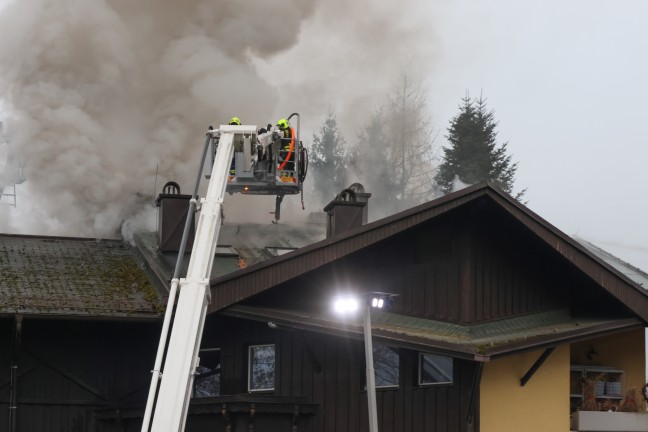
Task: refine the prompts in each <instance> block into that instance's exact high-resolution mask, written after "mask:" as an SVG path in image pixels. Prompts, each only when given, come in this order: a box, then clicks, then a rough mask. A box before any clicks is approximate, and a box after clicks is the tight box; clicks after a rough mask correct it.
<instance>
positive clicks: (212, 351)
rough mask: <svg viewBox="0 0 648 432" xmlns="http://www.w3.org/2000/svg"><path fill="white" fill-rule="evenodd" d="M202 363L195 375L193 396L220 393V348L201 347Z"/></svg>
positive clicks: (207, 395)
mask: <svg viewBox="0 0 648 432" xmlns="http://www.w3.org/2000/svg"><path fill="white" fill-rule="evenodd" d="M198 355H199V356H200V364H199V365H198V367H197V368H196V376H195V377H194V387H193V397H195V398H205V397H213V396H219V395H220V363H221V361H220V348H206V349H201V350H200V352H199V354H198Z"/></svg>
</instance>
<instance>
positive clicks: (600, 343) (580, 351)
mask: <svg viewBox="0 0 648 432" xmlns="http://www.w3.org/2000/svg"><path fill="white" fill-rule="evenodd" d="M592 348H593V349H594V351H596V353H597V356H596V358H595V359H594V360H593V361H592V363H594V364H596V365H600V366H608V367H614V368H616V369H621V370H623V371H624V372H625V383H624V385H625V389H626V390H627V389H629V388H633V387H634V388H639V389H640V388H641V387H642V386H643V385H644V384H645V383H646V381H645V380H646V372H645V370H646V352H645V351H646V350H645V345H644V329H639V330H633V331H630V332H625V333H618V334H615V335H612V336H606V337H603V338H598V339H592V340H589V341H587V342H581V343H576V344H572V346H571V358H572V364H578V365H589V364H591V363H590V362H589V361H588V359H587V353H588V352H589V351H590V349H592ZM638 399H639V400H641V398H640V397H639V398H638Z"/></svg>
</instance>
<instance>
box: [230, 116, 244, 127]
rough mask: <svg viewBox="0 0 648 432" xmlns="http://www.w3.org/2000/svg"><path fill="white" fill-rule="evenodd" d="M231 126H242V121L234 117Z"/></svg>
mask: <svg viewBox="0 0 648 432" xmlns="http://www.w3.org/2000/svg"><path fill="white" fill-rule="evenodd" d="M229 124H231V125H238V126H241V120H240V119H239V118H238V117H232V118H231V119H230V122H229Z"/></svg>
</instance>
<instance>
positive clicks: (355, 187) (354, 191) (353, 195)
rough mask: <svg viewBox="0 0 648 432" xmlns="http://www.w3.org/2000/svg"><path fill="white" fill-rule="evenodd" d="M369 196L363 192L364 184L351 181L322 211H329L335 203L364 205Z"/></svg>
mask: <svg viewBox="0 0 648 432" xmlns="http://www.w3.org/2000/svg"><path fill="white" fill-rule="evenodd" d="M370 197H371V194H370V193H365V191H364V186H362V184H360V183H353V184H352V185H351V186H349V187H348V188H346V189H344V190H343V191H342V192H340V193H339V194H337V196H336V197H335V198H333V200H332V201H331V202H330V203H328V204H327V205H326V207H324V211H325V212H327V213H330V212H331V210H333V208H334V207H335V206H337V205H351V206H364V205H366V203H367V201H368V200H369V198H370Z"/></svg>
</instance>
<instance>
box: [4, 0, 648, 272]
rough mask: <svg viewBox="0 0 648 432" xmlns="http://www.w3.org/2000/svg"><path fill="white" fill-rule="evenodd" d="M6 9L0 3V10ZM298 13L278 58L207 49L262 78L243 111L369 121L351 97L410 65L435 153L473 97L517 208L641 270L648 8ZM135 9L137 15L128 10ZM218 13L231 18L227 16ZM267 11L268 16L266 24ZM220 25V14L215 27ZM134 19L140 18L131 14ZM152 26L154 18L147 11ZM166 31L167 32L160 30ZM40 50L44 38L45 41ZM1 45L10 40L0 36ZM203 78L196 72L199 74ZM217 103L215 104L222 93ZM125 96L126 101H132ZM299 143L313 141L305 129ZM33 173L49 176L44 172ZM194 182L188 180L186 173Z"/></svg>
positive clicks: (561, 4) (647, 177)
mask: <svg viewBox="0 0 648 432" xmlns="http://www.w3.org/2000/svg"><path fill="white" fill-rule="evenodd" d="M2 3H4V2H3V1H2V0H0V6H1V5H2ZM30 3H31V4H32V5H34V11H38V10H40V8H39V7H37V6H39V5H41V4H42V5H47V6H48V7H56V5H57V4H59V3H58V2H55V1H49V0H30ZM193 3H196V4H199V3H200V2H193ZM216 3H223V4H229V2H227V1H224V0H222V1H220V2H215V3H213V4H216ZM142 4H145V3H142ZM148 4H149V5H151V4H154V2H153V3H151V2H149V3H148ZM284 4H286V5H288V6H286V7H290V5H291V3H290V2H284ZM304 4H308V6H304V7H303V8H302V10H300V13H301V15H296V16H293V15H291V18H293V19H294V20H295V21H297V20H301V25H299V26H298V25H295V29H297V28H299V29H300V30H299V37H298V38H295V41H292V40H291V39H290V38H287V39H286V38H284V39H282V40H281V43H282V44H279V45H271V48H272V49H274V50H275V51H276V52H275V51H273V53H272V55H267V56H264V55H258V56H256V57H254V56H252V57H253V58H251V61H247V60H241V59H240V58H238V56H237V55H236V53H234V54H233V53H231V52H229V51H228V48H218V50H216V51H213V50H212V51H208V52H209V53H210V55H212V54H213V55H222V56H223V57H227V58H228V59H229V60H228V62H229V63H227V64H226V66H224V65H221V66H220V67H221V68H222V69H217V71H218V72H219V73H220V72H221V71H222V70H224V69H225V68H229V69H227V71H230V70H231V71H233V72H232V75H231V76H234V77H237V78H236V79H243V78H238V77H240V76H243V77H245V75H241V74H237V73H236V71H237V70H238V69H236V67H237V66H235V65H237V63H236V62H239V61H240V62H241V64H240V65H239V66H241V65H242V66H241V67H240V68H239V69H240V70H241V71H243V72H245V73H246V74H250V75H252V74H253V73H254V71H253V69H251V66H250V64H253V65H254V67H255V68H256V73H257V75H258V76H257V77H254V78H250V82H254V86H250V88H249V89H250V92H251V93H252V95H257V96H259V98H258V99H256V100H255V98H254V97H251V96H250V94H248V95H247V96H246V97H247V99H246V100H248V101H252V102H253V106H254V109H251V110H250V112H251V113H253V114H255V115H256V113H258V112H262V111H263V110H264V109H266V108H265V107H270V106H273V108H267V110H274V111H272V113H271V115H268V116H267V117H269V118H268V120H270V119H272V118H273V117H276V115H277V113H284V112H293V111H295V110H299V111H300V112H302V113H305V114H306V118H308V119H309V122H310V126H316V125H317V124H318V122H320V121H321V120H323V118H324V115H325V112H326V110H327V109H328V108H329V107H332V108H333V109H335V110H336V112H337V113H338V114H339V117H340V118H339V119H340V121H341V123H344V121H345V120H349V121H351V120H353V121H357V122H361V121H362V120H363V117H362V116H363V114H368V112H369V111H370V109H367V107H368V106H373V105H370V104H369V102H371V98H370V96H366V97H365V98H362V97H360V96H359V95H361V94H365V95H372V94H376V93H378V92H379V91H380V90H381V89H384V87H385V83H386V82H389V79H391V78H393V77H394V74H395V73H396V72H397V71H398V69H399V68H400V67H401V65H402V64H403V63H404V62H411V64H413V65H415V66H416V67H417V69H418V70H419V73H420V74H421V76H422V77H423V78H424V81H425V84H426V86H427V88H428V94H429V96H430V104H429V105H430V110H431V116H432V124H433V126H434V127H435V128H436V129H437V130H438V131H439V132H440V133H439V138H438V140H437V142H438V144H443V143H444V142H445V139H444V137H443V135H444V134H445V129H446V128H447V125H448V121H449V119H450V118H451V117H452V116H454V115H455V114H456V113H457V110H458V105H459V103H460V100H461V98H462V97H463V96H464V95H465V94H466V91H469V92H470V94H471V95H473V96H477V95H479V94H480V92H481V93H482V94H483V96H484V97H485V98H486V99H487V101H488V105H489V107H490V108H492V109H493V110H494V111H495V118H496V119H497V121H498V122H499V126H498V132H499V139H500V141H502V142H508V149H509V152H510V153H511V154H512V155H513V159H514V160H515V161H517V162H518V164H519V165H518V171H517V181H516V189H518V190H519V189H522V188H527V193H526V197H525V198H526V199H527V200H528V206H529V207H530V208H531V210H533V211H535V212H536V213H538V214H539V215H540V216H541V217H543V218H544V219H546V220H547V221H549V222H550V223H552V224H553V225H555V226H556V227H558V228H559V229H561V230H563V231H564V232H565V233H567V234H569V235H578V236H580V237H582V238H584V239H586V240H590V241H592V242H594V243H595V244H597V245H599V246H600V247H602V248H604V249H607V250H609V251H610V252H612V253H614V254H615V255H617V256H618V257H620V258H622V259H625V260H627V261H629V262H630V263H632V264H634V265H636V266H638V267H640V268H642V269H644V270H648V218H647V217H646V211H647V210H648V198H647V195H648V194H647V186H648V169H646V164H647V163H648V162H647V161H648V142H647V141H648V139H647V138H646V137H647V136H648V121H646V117H648V112H647V111H648V110H647V109H646V101H647V100H648V84H647V81H646V80H647V78H646V77H647V76H648V67H647V65H648V59H647V56H648V25H646V23H648V2H646V1H643V0H633V1H631V0H617V1H602V0H594V1H592V0H589V1H588V0H571V1H564V0H563V1H556V0H545V1H542V2H531V1H513V0H510V1H509V0H489V1H487V2H484V1H480V0H463V1H457V0H454V1H449V0H436V1H424V0H404V1H403V2H399V3H394V4H391V3H387V2H383V1H379V0H362V1H360V0H358V1H356V2H346V1H344V0H330V1H322V2H320V1H318V0H311V1H309V2H306V3H304ZM69 5H72V6H70V7H78V6H79V5H80V4H77V6H74V2H68V6H69ZM107 5H113V6H115V7H116V8H118V9H117V10H119V8H122V9H123V10H127V8H129V7H131V4H130V3H128V2H120V1H118V0H110V1H106V2H101V8H100V7H99V6H97V10H99V9H102V12H103V10H104V9H105V10H107V9H108V6H107ZM201 7H202V6H201ZM84 8H85V9H87V11H85V9H84V10H83V13H86V14H90V13H93V12H90V11H91V10H92V8H91V7H90V6H89V5H88V4H84ZM132 8H134V9H136V6H135V4H133V5H132ZM43 9H44V8H43ZM227 10H228V11H229V13H230V14H232V15H233V16H235V15H236V12H235V11H237V9H236V8H234V9H231V8H230V9H227ZM254 11H255V8H254V7H247V8H243V10H242V12H241V14H242V15H244V16H243V17H238V16H235V18H237V19H240V20H241V21H240V22H243V23H248V24H245V25H248V26H249V25H250V24H249V21H247V19H248V18H249V17H250V16H252V15H253V14H254V13H255V12H254ZM272 11H273V10H270V11H267V10H266V11H264V12H263V14H265V15H268V18H270V16H269V14H271V13H272ZM135 12H137V11H135ZM218 13H219V12H218V9H217V10H216V11H215V14H216V15H214V16H218ZM251 14H252V15H251ZM23 15H25V14H23ZM55 15H56V14H55ZM104 15H105V16H106V17H107V18H103V17H102V18H101V19H96V20H95V21H93V22H95V24H94V27H93V26H91V27H90V28H103V27H102V26H106V28H107V29H109V28H110V27H109V26H110V25H113V24H110V23H113V22H114V21H115V22H116V21H117V19H116V17H115V16H113V15H112V14H104ZM167 15H168V14H167ZM265 15H264V16H265ZM97 16H99V14H98V13H97ZM133 16H135V17H137V15H136V14H135V13H133ZM50 17H52V14H51V13H47V14H45V16H44V17H43V20H41V21H40V23H41V24H42V25H40V24H39V25H38V26H36V25H34V26H32V25H31V24H29V25H26V26H24V27H23V28H28V30H21V27H18V26H17V27H18V29H17V30H16V32H20V31H23V32H29V31H31V32H33V33H36V32H38V31H39V30H38V29H39V28H41V27H42V28H48V25H49V23H48V20H49V19H50ZM151 17H152V18H151V19H153V18H155V15H154V14H153V12H152V13H151ZM168 18H169V17H168V16H167V17H166V18H165V19H168ZM171 18H173V17H172V16H171ZM52 19H56V17H54V18H52ZM191 19H192V20H194V21H196V22H200V20H196V19H195V18H191ZM132 21H133V22H132V23H130V22H129V21H128V20H127V19H124V18H122V20H121V21H119V22H118V23H117V24H118V25H119V26H120V27H119V31H108V32H107V33H106V35H111V37H115V35H119V34H120V32H122V33H124V34H127V33H128V30H129V29H130V27H129V25H131V24H132V25H133V26H135V27H134V28H136V30H137V31H139V32H144V31H145V30H146V29H147V28H148V27H147V26H142V25H141V22H140V21H137V20H136V19H135V18H134V19H133V20H132ZM145 22H146V21H145ZM237 22H239V21H237ZM260 22H264V21H260ZM106 23H108V24H106ZM117 24H115V25H117ZM194 24H195V22H194ZM167 25H168V26H170V24H169V23H168V22H167ZM194 27H195V26H194ZM151 28H155V27H154V26H151ZM187 28H190V27H187ZM268 28H269V29H272V28H274V26H270V27H268ZM56 30H57V31H60V28H59V27H57V28H56ZM259 30H260V31H259V33H260V34H261V36H263V35H270V34H271V31H268V30H267V29H265V28H264V29H261V28H259ZM232 31H234V29H232V30H231V31H229V32H228V33H225V36H218V35H217V36H214V37H215V38H216V39H217V41H222V40H225V41H227V38H229V37H231V35H232V34H234V33H232ZM249 33H250V32H247V33H245V34H249ZM12 34H18V33H12ZM133 34H135V35H136V33H133ZM236 34H237V35H240V33H236ZM4 35H7V33H6V32H5V33H4ZM21 37H22V36H21ZM133 37H135V36H133ZM218 37H221V39H218ZM36 39H37V38H32V39H31V40H36ZM44 39H45V40H47V34H45V38H44ZM24 40H29V39H24ZM70 40H71V41H75V40H78V38H75V37H72V38H70ZM136 40H143V39H136ZM151 40H155V41H159V40H160V37H159V35H158V36H156V35H152V36H151ZM261 41H262V42H263V37H261ZM118 42H119V43H120V44H121V45H119V44H113V45H114V46H118V47H120V49H122V45H123V46H124V47H126V46H128V45H127V43H128V41H126V42H124V41H118ZM237 42H240V41H238V40H237ZM244 42H245V41H244ZM2 43H4V44H9V43H10V42H9V41H7V38H4V39H3V41H2ZM93 43H96V44H100V42H99V41H97V42H93ZM162 43H163V42H159V45H161V44H162ZM173 43H174V42H173V41H172V42H171V44H173ZM245 43H247V42H245ZM291 44H292V45H291ZM257 45H258V46H256V47H255V46H254V45H252V51H251V52H255V51H254V49H255V48H258V47H259V46H260V47H261V48H263V49H267V48H264V45H263V43H261V44H260V45H259V44H258V41H257ZM97 46H100V45H97ZM170 46H171V47H172V48H173V49H172V50H166V51H165V50H164V49H163V48H164V47H161V48H160V52H162V53H166V54H165V55H166V57H165V58H166V59H167V60H169V55H168V53H169V52H171V53H182V52H180V51H179V48H178V47H179V46H180V47H181V48H182V47H184V48H186V47H187V46H186V44H185V45H180V44H175V45H170ZM224 46H225V47H227V44H225V45H224ZM142 48H146V46H142ZM207 48H209V47H207ZM207 48H204V49H207ZM261 48H259V49H261ZM115 49H116V48H115ZM209 49H211V48H209ZM174 50H175V51H174ZM9 51H10V50H5V52H9ZM14 51H18V50H14ZM31 51H34V50H30V52H31ZM47 51H48V50H44V53H45V54H47ZM92 52H93V53H101V52H102V51H100V50H97V49H95V50H94V51H92ZM110 53H112V51H111V52H109V54H110ZM133 53H134V54H133ZM9 54H12V53H11V52H10V53H9ZM127 54H128V55H124V56H120V55H117V56H115V58H117V59H118V60H116V64H117V65H118V66H119V67H122V66H123V70H125V71H129V70H131V71H135V72H138V71H139V72H138V73H140V75H141V76H147V72H146V70H145V69H142V68H139V67H137V64H136V62H137V59H138V58H140V57H141V52H140V53H139V54H138V52H137V51H136V50H134V51H133V52H130V51H129V52H127ZM13 55H15V53H13ZM18 55H20V51H18ZM39 55H40V54H39ZM97 55H99V54H97ZM90 58H91V59H92V60H93V61H95V60H97V59H94V58H92V57H90ZM111 58H112V57H110V55H109V56H103V55H102V57H101V59H100V60H101V61H105V62H110V61H111ZM34 59H35V61H34V62H30V63H29V64H32V63H37V62H38V60H39V59H40V57H38V56H37V55H35V56H34ZM147 61H150V60H147ZM87 64H92V63H91V62H87ZM97 64H98V63H97ZM178 64H179V63H178ZM288 64H289V65H294V66H295V67H294V70H290V71H289V69H288V67H287V66H286V65H288ZM64 66H65V67H67V66H66V65H64ZM101 66H102V67H103V65H101ZM243 66H244V67H243ZM208 67H209V66H207V65H205V66H201V68H203V69H206V70H208ZM158 69H159V68H156V71H157V70H158ZM171 69H173V68H171ZM203 69H200V70H203ZM120 70H121V69H120ZM200 70H199V71H200ZM142 71H144V72H142ZM180 72H182V73H184V74H185V75H183V76H182V77H180V78H181V79H182V80H183V81H181V82H180V81H179V82H180V83H181V84H182V85H186V84H187V83H188V84H190V85H191V87H190V89H191V91H195V89H196V87H199V85H195V86H194V85H193V81H191V80H192V76H191V75H190V73H192V71H191V70H189V71H188V70H186V69H185V70H182V71H180ZM166 73H167V74H170V73H171V72H166ZM213 76H217V75H213ZM104 78H105V77H104ZM167 84H168V85H167V89H168V90H169V91H172V90H173V89H175V90H176V91H179V90H183V87H175V88H174V87H173V85H174V84H173V82H172V81H169V82H167ZM208 84H210V83H206V84H204V85H205V89H206V91H203V93H202V95H203V96H204V95H205V94H209V90H208V89H209V88H208V87H207V85H208ZM200 85H202V84H200ZM288 85H293V86H294V87H287V86H288ZM230 87H231V89H229V90H230V91H231V93H230V95H229V97H228V103H235V102H236V105H235V106H237V107H240V111H237V112H241V114H240V116H241V117H243V116H244V115H246V112H245V107H244V104H243V105H242V104H241V103H240V102H241V101H240V100H239V98H237V96H236V94H237V92H236V89H237V87H236V86H230ZM112 88H114V86H113V87H106V88H104V89H99V91H97V92H96V93H97V94H110V93H111V91H112V90H111V89H112ZM257 89H258V90H257ZM282 89H283V90H284V91H281V90H282ZM287 89H290V91H288V90H287ZM155 91H158V89H155ZM219 91H220V92H221V93H222V91H223V89H222V88H221V89H220V90H219ZM273 92H275V93H273ZM273 94H274V96H273ZM349 95H353V97H348V96H349ZM120 97H121V98H123V99H125V98H127V97H128V94H123V95H121V96H120ZM273 97H274V98H275V99H274V100H273V99H272V98H273ZM261 99H263V100H261ZM86 100H87V99H86ZM49 101H50V102H51V98H50V99H49ZM202 102H204V103H205V104H206V105H207V106H208V108H211V109H214V110H215V111H214V113H216V112H217V111H216V110H218V109H220V108H222V104H223V100H222V99H221V100H219V101H218V104H217V105H216V106H215V107H213V106H210V105H209V103H211V102H213V101H207V102H205V101H202ZM208 102H209V103H208ZM264 104H265V105H264ZM194 106H195V105H194ZM359 107H364V109H360V108H359ZM178 111H179V112H186V108H185V107H184V106H183V107H181V109H178ZM146 112H147V111H146V110H143V113H146ZM224 112H227V110H222V111H220V112H219V113H220V115H221V116H222V115H224V114H223V113H224ZM138 115H142V114H141V113H139V114H138ZM250 116H251V115H250ZM265 120H266V119H264V120H263V121H260V122H259V123H263V122H264V121H265ZM114 121H122V120H121V119H118V120H114ZM201 121H202V120H201ZM202 123H204V121H203V122H202ZM202 123H201V124H202ZM307 125H308V123H307ZM343 126H344V127H345V130H349V131H351V130H353V128H352V127H350V126H349V125H348V124H346V125H345V124H343ZM106 127H107V126H106ZM129 127H135V126H133V125H130V126H129ZM201 127H202V126H201ZM357 129H359V128H355V130H357ZM145 131H146V130H144V132H145ZM136 132H137V133H142V131H136ZM198 135H200V134H199V133H198ZM349 135H350V139H349V141H353V133H350V134H349ZM304 136H305V137H306V138H308V137H310V136H312V130H311V131H306V133H305V134H304ZM62 141H67V140H66V139H63V140H62ZM97 145H102V144H101V143H98V144H97ZM54 150H56V149H54ZM142 151H143V152H146V151H150V150H146V149H143V150H142ZM28 163H29V162H28ZM148 165H149V166H148V171H147V173H143V174H142V173H138V174H140V177H141V183H142V184H143V185H144V186H145V187H144V186H143V188H145V189H146V191H147V192H148V190H149V189H151V184H152V183H153V181H152V176H153V175H154V174H155V173H156V170H157V167H156V165H155V164H154V163H152V162H150V163H149V164H148ZM189 165H190V166H193V164H189ZM138 166H141V163H140V164H139V165H138ZM40 169H47V165H45V166H44V167H43V168H40ZM111 169H113V170H114V168H111ZM90 172H92V170H90ZM44 177H45V178H47V176H44ZM189 177H191V178H193V174H191V175H190V176H189ZM124 178H125V179H128V178H129V174H128V173H126V174H124ZM112 180H114V179H112ZM56 187H58V188H59V189H60V188H62V187H61V186H59V185H57V186H56ZM123 187H124V185H123V184H117V185H113V189H114V190H115V192H119V191H120V188H123ZM49 195H51V194H49ZM97 195H102V193H99V194H97ZM73 199H74V198H73V197H70V198H69V200H70V204H69V207H73V206H74V201H73ZM97 205H99V204H97ZM22 208H23V210H22V211H23V213H20V210H19V211H18V212H14V215H13V216H11V217H8V216H6V215H5V219H11V220H10V221H9V222H7V224H8V225H7V226H10V227H13V228H12V229H14V228H15V229H18V228H16V226H17V222H16V221H17V220H23V219H24V220H27V219H29V218H30V217H31V218H34V216H33V214H37V212H35V211H33V209H32V210H30V209H29V204H25V201H23V207H22ZM24 209H28V210H30V211H28V210H24ZM0 211H3V212H5V213H6V212H7V210H2V209H0ZM38 211H42V209H39V210H38ZM16 215H18V216H16ZM1 216H2V215H0V219H2V217H1ZM39 217H41V218H42V216H39ZM120 217H122V215H121V214H118V215H114V217H113V219H115V220H117V219H119V218H120ZM81 219H82V218H79V220H81ZM70 220H76V219H70ZM99 222H101V220H99ZM94 224H95V225H97V224H98V221H97V220H95V221H94ZM5 230H6V228H5ZM36 234H46V232H42V231H41V232H36Z"/></svg>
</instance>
